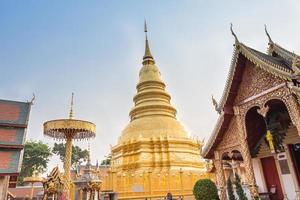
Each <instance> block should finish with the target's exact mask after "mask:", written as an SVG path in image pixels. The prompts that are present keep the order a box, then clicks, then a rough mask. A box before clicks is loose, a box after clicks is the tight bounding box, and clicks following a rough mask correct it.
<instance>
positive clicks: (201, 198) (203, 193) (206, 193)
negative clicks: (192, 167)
mask: <svg viewBox="0 0 300 200" xmlns="http://www.w3.org/2000/svg"><path fill="white" fill-rule="evenodd" d="M193 194H194V196H195V198H196V200H219V196H218V189H217V187H216V185H215V183H214V182H212V181H211V180H210V179H201V180H198V181H197V182H196V184H195V185H194V189H193Z"/></svg>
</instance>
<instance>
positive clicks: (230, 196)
mask: <svg viewBox="0 0 300 200" xmlns="http://www.w3.org/2000/svg"><path fill="white" fill-rule="evenodd" d="M227 194H228V200H236V198H235V196H234V191H233V187H232V182H231V179H230V177H229V178H228V180H227Z"/></svg>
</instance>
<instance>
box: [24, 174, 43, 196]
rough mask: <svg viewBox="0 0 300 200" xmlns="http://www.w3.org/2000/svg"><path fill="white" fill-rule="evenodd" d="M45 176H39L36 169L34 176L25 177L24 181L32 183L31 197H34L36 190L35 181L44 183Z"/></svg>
mask: <svg viewBox="0 0 300 200" xmlns="http://www.w3.org/2000/svg"><path fill="white" fill-rule="evenodd" d="M43 180H44V179H43V178H42V177H40V176H38V173H37V172H36V171H34V172H33V176H31V177H25V178H24V180H23V181H24V183H30V184H31V192H30V199H31V200H32V199H33V191H34V187H33V186H34V184H35V183H42V182H43Z"/></svg>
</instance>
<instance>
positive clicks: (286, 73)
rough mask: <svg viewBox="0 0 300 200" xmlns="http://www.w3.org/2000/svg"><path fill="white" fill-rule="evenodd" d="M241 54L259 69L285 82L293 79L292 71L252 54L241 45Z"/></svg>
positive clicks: (247, 48) (249, 49)
mask: <svg viewBox="0 0 300 200" xmlns="http://www.w3.org/2000/svg"><path fill="white" fill-rule="evenodd" d="M240 52H241V53H242V54H243V55H244V56H245V57H246V58H247V59H249V60H250V61H251V62H253V63H254V64H255V65H256V66H257V67H259V68H261V69H263V70H265V71H267V72H269V73H271V74H273V75H275V76H277V77H279V78H283V79H285V80H290V79H291V72H292V71H291V70H289V69H286V68H283V67H282V66H280V65H277V64H275V63H272V62H270V61H268V60H266V59H265V58H262V57H259V56H258V55H255V52H251V48H250V47H248V46H246V45H244V44H241V48H240Z"/></svg>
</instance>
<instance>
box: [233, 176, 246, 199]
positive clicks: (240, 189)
mask: <svg viewBox="0 0 300 200" xmlns="http://www.w3.org/2000/svg"><path fill="white" fill-rule="evenodd" d="M234 184H235V188H236V193H237V195H238V197H239V200H247V197H246V194H245V192H244V189H243V187H242V184H241V178H240V177H239V175H238V174H235V181H234Z"/></svg>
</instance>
